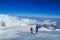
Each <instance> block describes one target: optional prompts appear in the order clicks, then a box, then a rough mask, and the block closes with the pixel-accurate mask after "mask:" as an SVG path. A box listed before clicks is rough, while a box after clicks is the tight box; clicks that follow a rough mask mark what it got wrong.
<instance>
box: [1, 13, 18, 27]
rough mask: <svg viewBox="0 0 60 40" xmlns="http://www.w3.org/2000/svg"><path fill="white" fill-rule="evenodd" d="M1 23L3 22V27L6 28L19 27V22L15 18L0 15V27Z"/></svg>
mask: <svg viewBox="0 0 60 40" xmlns="http://www.w3.org/2000/svg"><path fill="white" fill-rule="evenodd" d="M2 21H3V22H5V25H6V26H8V27H9V26H16V25H19V20H18V19H17V17H13V16H10V15H4V14H0V26H1V22H2Z"/></svg>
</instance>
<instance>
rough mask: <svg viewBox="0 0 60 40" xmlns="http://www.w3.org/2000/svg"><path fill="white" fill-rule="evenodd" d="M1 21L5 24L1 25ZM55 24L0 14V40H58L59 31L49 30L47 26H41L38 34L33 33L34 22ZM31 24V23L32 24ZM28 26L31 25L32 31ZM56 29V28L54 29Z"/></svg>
mask: <svg viewBox="0 0 60 40" xmlns="http://www.w3.org/2000/svg"><path fill="white" fill-rule="evenodd" d="M1 21H3V22H5V25H6V26H1ZM41 23H42V24H47V25H50V24H54V25H55V24H56V22H50V21H49V20H45V21H44V22H38V21H37V20H34V19H28V18H22V19H19V18H18V17H14V16H9V15H4V14H0V40H60V36H59V35H60V33H59V32H57V34H56V32H54V31H53V32H50V31H52V30H49V29H47V28H44V27H41V28H40V29H39V34H38V35H36V34H35V27H36V25H35V24H41ZM32 24H33V25H32ZM30 27H33V29H34V33H33V34H31V33H30ZM56 30H57V29H56Z"/></svg>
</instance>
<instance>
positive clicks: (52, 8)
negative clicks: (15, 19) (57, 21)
mask: <svg viewBox="0 0 60 40" xmlns="http://www.w3.org/2000/svg"><path fill="white" fill-rule="evenodd" d="M0 13H1V14H2V13H3V14H9V15H16V16H36V17H39V16H46V17H48V16H49V17H60V1H59V0H0Z"/></svg>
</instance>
